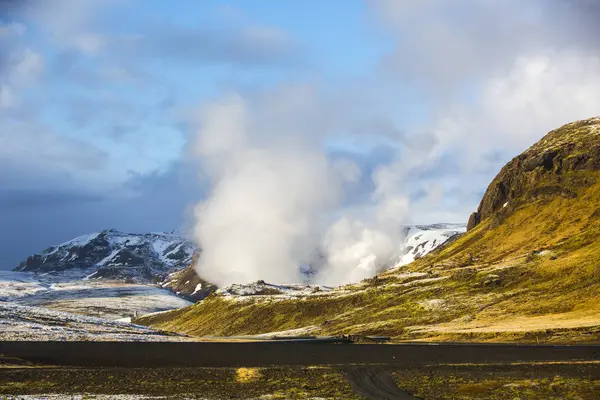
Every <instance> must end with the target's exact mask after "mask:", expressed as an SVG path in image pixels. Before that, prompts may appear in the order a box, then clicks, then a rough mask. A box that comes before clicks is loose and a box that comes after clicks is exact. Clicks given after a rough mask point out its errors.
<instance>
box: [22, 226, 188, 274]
mask: <svg viewBox="0 0 600 400" xmlns="http://www.w3.org/2000/svg"><path fill="white" fill-rule="evenodd" d="M195 249H196V247H195V246H194V245H193V244H192V243H191V242H189V241H187V240H186V239H185V238H183V237H181V236H178V235H176V234H169V233H146V234H127V233H122V232H119V231H116V230H105V231H102V232H99V233H94V234H91V235H85V236H80V237H78V238H75V239H73V240H70V241H68V242H65V243H61V244H59V245H56V246H51V247H49V248H48V249H46V250H44V251H43V252H41V253H38V254H34V255H32V256H30V257H28V258H27V259H26V260H25V261H23V262H22V263H21V264H19V266H18V267H17V268H16V269H15V270H16V271H23V272H36V273H47V274H54V275H69V276H70V277H73V278H77V277H79V278H85V279H100V278H106V279H119V280H125V281H134V282H159V281H162V279H163V278H164V277H166V276H167V275H168V274H169V273H172V272H173V271H176V270H181V269H183V268H185V267H186V266H187V265H189V264H190V263H191V261H192V255H193V253H194V251H195Z"/></svg>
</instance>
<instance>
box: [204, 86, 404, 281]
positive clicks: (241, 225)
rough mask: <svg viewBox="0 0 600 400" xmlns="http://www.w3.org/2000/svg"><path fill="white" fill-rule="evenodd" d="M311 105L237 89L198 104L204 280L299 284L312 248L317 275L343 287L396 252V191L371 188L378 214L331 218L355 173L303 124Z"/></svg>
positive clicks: (399, 202) (400, 201) (400, 210)
mask: <svg viewBox="0 0 600 400" xmlns="http://www.w3.org/2000/svg"><path fill="white" fill-rule="evenodd" d="M290 97H291V99H292V100H291V101H290ZM290 102H291V104H287V103H290ZM311 102H312V99H311V97H310V96H307V98H305V96H303V95H301V96H295V95H292V96H290V95H289V93H287V92H286V93H284V95H282V94H281V93H278V94H275V95H273V96H272V98H268V99H267V100H265V99H253V101H252V102H250V101H247V100H245V99H244V98H242V97H240V96H239V95H234V96H230V97H227V98H226V99H224V100H221V101H218V102H214V103H212V104H208V105H207V106H205V107H204V108H203V110H202V112H201V118H200V123H199V128H198V130H197V132H196V137H195V141H194V152H195V154H196V155H197V156H199V157H200V159H201V160H202V163H203V172H204V173H205V174H206V175H207V176H208V178H209V179H210V181H211V190H210V193H209V195H208V196H207V198H206V200H205V201H203V202H202V203H200V204H198V205H197V206H196V209H195V214H196V226H195V229H194V234H195V238H196V241H197V242H198V244H199V245H200V246H201V248H202V256H201V257H200V259H199V261H198V263H197V265H196V268H197V271H198V273H199V275H200V276H202V277H203V278H204V279H206V280H208V281H211V282H214V283H216V284H218V285H228V284H232V283H249V282H253V281H257V280H259V279H263V280H266V281H270V282H276V283H296V282H301V281H302V278H303V277H302V276H301V274H300V266H301V265H303V264H306V263H311V262H312V261H314V255H315V253H316V252H317V253H318V254H324V256H325V261H324V262H323V263H322V265H321V266H320V267H319V270H318V272H317V276H316V280H317V281H318V282H320V283H327V284H341V283H347V282H352V281H357V280H360V279H362V278H365V277H367V276H372V275H373V274H374V273H376V272H377V271H378V269H380V268H381V267H382V266H383V265H384V264H385V263H389V261H390V260H391V259H392V258H393V257H394V255H396V254H397V253H398V250H400V249H399V248H398V247H399V246H400V245H401V243H402V240H401V239H402V238H401V237H400V233H401V228H400V222H401V221H400V220H401V219H402V218H404V216H405V215H406V213H407V208H408V202H407V201H406V200H405V199H404V198H402V197H400V198H398V197H394V196H388V195H386V194H385V193H384V194H382V193H380V192H376V194H375V196H376V197H374V198H373V201H374V203H373V204H374V207H375V210H374V211H375V212H366V213H361V212H354V213H352V212H350V213H348V215H346V216H344V217H342V218H340V219H338V220H335V219H333V218H332V217H331V215H332V214H333V212H334V211H336V210H337V208H338V206H339V202H340V200H341V198H342V196H341V188H342V187H343V186H344V184H345V183H347V182H348V181H350V182H352V181H355V180H356V179H357V174H358V173H359V172H357V171H356V166H353V165H351V163H348V162H347V163H340V162H336V163H330V162H329V160H328V159H327V157H326V156H325V155H324V153H323V151H322V146H321V139H322V136H320V135H319V134H318V132H316V130H313V129H311V127H310V126H309V125H310V124H308V125H307V121H311V120H313V119H314V118H313V117H314V109H313V107H311V106H310V104H311ZM288 105H289V106H288ZM366 216H368V218H367V217H366ZM313 265H315V264H313Z"/></svg>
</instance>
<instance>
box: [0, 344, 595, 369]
mask: <svg viewBox="0 0 600 400" xmlns="http://www.w3.org/2000/svg"><path fill="white" fill-rule="evenodd" d="M0 355H4V356H5V357H16V358H20V359H24V360H29V361H32V362H37V363H43V364H51V365H70V366H86V367H150V368H151V367H265V366H285V365H289V366H292V365H353V364H360V365H389V366H396V367H416V366H423V365H440V364H465V363H472V364H492V363H512V362H548V361H563V362H564V361H598V360H600V345H573V346H566V345H560V346H553V345H521V344H467V343H443V344H437V343H403V344H343V343H342V344H335V343H328V342H319V341H315V342H310V341H299V342H294V341H284V342H281V341H264V342H43V341H18V342H17V341H15V342H0Z"/></svg>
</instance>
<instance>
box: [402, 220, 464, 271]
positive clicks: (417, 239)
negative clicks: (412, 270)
mask: <svg viewBox="0 0 600 400" xmlns="http://www.w3.org/2000/svg"><path fill="white" fill-rule="evenodd" d="M466 229H467V225H466V224H433V225H413V226H407V227H406V231H405V234H406V236H405V240H404V246H405V247H404V254H403V255H402V256H401V257H400V260H399V262H398V263H396V265H395V266H401V265H406V264H409V263H411V262H413V261H415V260H416V259H419V258H421V257H423V256H424V255H426V254H429V253H431V252H432V251H433V250H435V249H437V248H438V247H440V246H441V245H443V244H444V243H446V242H447V241H448V240H450V239H454V238H456V237H458V236H459V235H460V234H462V233H465V231H466Z"/></svg>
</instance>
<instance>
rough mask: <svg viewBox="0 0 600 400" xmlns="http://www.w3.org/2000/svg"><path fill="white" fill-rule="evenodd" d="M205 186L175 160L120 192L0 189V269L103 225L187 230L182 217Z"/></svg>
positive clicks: (138, 229)
mask: <svg viewBox="0 0 600 400" xmlns="http://www.w3.org/2000/svg"><path fill="white" fill-rule="evenodd" d="M203 191H204V188H203V187H202V185H200V184H199V183H198V180H197V179H196V174H195V172H194V171H193V170H192V168H191V166H189V165H185V164H181V163H174V164H172V165H171V166H170V168H168V169H167V170H166V171H164V172H162V173H158V172H155V173H152V174H148V175H135V176H132V177H131V179H130V180H129V181H128V182H127V183H126V184H125V185H123V188H122V191H120V192H117V193H115V192H110V193H105V194H101V195H98V194H86V193H85V190H83V191H79V192H78V191H76V190H72V189H62V190H59V189H48V190H20V191H17V190H13V191H7V190H3V191H2V192H0V221H2V226H3V228H2V229H0V244H1V252H0V269H11V268H14V267H16V265H17V264H18V263H19V262H20V261H22V260H23V259H24V258H26V257H27V256H29V255H30V254H32V253H35V252H38V251H41V250H43V249H45V248H47V247H49V246H50V245H52V244H57V243H60V242H62V241H66V240H69V239H72V238H73V237H76V236H78V235H83V234H86V233H91V232H97V231H100V230H103V229H111V228H114V229H118V230H122V231H125V232H154V231H170V230H173V229H182V230H184V231H185V230H186V229H187V228H188V226H186V225H185V221H186V220H190V219H188V218H186V216H187V215H188V214H189V213H191V212H192V209H191V207H192V205H193V204H194V202H196V201H197V200H198V199H200V198H202V196H203Z"/></svg>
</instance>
